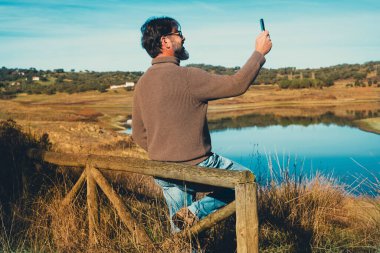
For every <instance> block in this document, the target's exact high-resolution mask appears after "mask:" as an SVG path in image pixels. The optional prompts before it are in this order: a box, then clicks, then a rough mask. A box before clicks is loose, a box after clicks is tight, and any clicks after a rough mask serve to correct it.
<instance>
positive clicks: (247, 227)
mask: <svg viewBox="0 0 380 253" xmlns="http://www.w3.org/2000/svg"><path fill="white" fill-rule="evenodd" d="M235 195H236V240H237V252H238V253H258V252H259V221H258V214H257V189H256V184H255V183H254V182H247V183H238V184H236V186H235Z"/></svg>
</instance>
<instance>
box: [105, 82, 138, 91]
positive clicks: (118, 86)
mask: <svg viewBox="0 0 380 253" xmlns="http://www.w3.org/2000/svg"><path fill="white" fill-rule="evenodd" d="M134 86H135V83H134V82H126V83H125V84H122V85H111V86H110V89H111V90H113V89H119V88H128V87H134Z"/></svg>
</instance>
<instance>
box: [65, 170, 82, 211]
mask: <svg viewBox="0 0 380 253" xmlns="http://www.w3.org/2000/svg"><path fill="white" fill-rule="evenodd" d="M85 181H86V170H83V173H82V174H81V175H80V177H79V179H78V181H77V182H76V183H75V185H74V186H73V188H72V189H71V190H70V192H69V193H68V194H67V195H66V197H65V198H64V199H63V200H62V206H66V205H68V204H70V202H71V201H73V199H74V198H75V196H76V195H77V194H78V192H79V190H80V189H81V187H82V185H83V183H84V182H85Z"/></svg>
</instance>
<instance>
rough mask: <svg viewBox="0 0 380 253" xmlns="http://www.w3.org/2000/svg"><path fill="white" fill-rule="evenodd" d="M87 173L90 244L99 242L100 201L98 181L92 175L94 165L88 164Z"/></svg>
mask: <svg viewBox="0 0 380 253" xmlns="http://www.w3.org/2000/svg"><path fill="white" fill-rule="evenodd" d="M86 174H87V209H88V239H89V243H90V246H93V245H95V244H97V238H96V232H97V230H98V225H99V222H98V218H99V203H98V194H97V191H96V182H95V180H94V177H93V176H92V167H91V166H90V165H87V166H86Z"/></svg>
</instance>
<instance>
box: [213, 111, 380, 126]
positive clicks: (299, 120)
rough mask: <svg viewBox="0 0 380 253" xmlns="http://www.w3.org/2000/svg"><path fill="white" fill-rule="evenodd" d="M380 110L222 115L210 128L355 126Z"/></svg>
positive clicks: (375, 115)
mask: <svg viewBox="0 0 380 253" xmlns="http://www.w3.org/2000/svg"><path fill="white" fill-rule="evenodd" d="M379 116H380V110H346V113H345V115H343V116H341V115H337V114H336V113H335V112H334V111H326V112H324V113H322V114H318V115H311V116H304V115H297V116H286V115H285V116H282V115H277V114H274V113H266V114H260V113H252V114H245V115H239V116H236V117H221V118H219V119H216V120H209V129H210V130H223V129H228V128H243V127H250V126H258V127H267V126H273V125H280V126H289V125H302V126H309V125H315V124H320V123H322V124H326V125H329V124H335V125H338V126H354V123H353V121H354V120H359V119H365V118H373V117H379Z"/></svg>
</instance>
